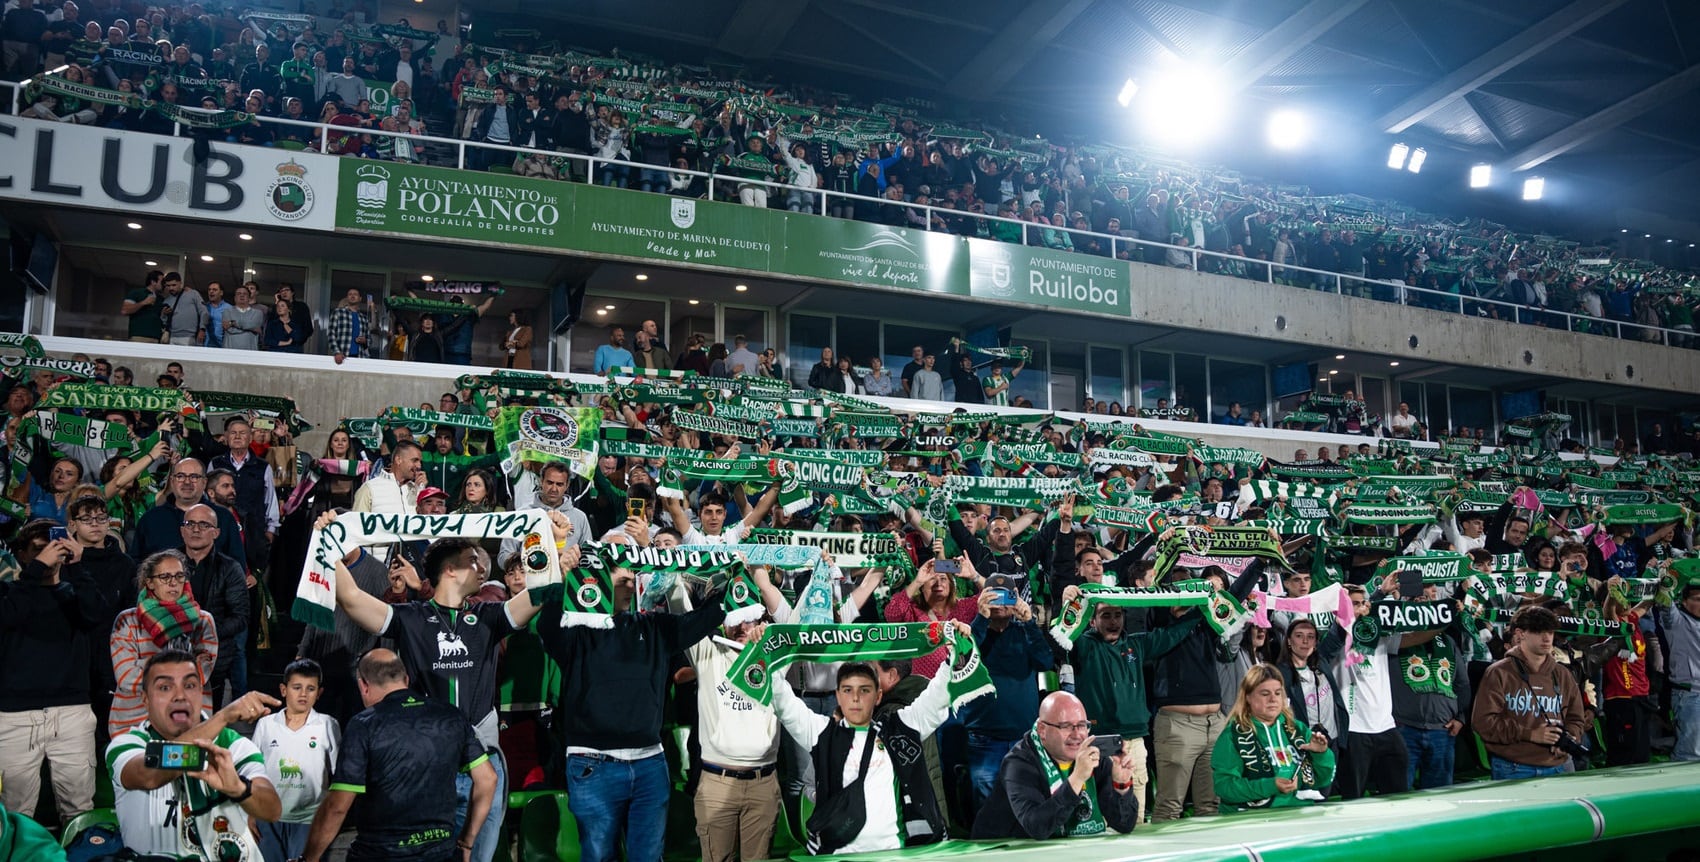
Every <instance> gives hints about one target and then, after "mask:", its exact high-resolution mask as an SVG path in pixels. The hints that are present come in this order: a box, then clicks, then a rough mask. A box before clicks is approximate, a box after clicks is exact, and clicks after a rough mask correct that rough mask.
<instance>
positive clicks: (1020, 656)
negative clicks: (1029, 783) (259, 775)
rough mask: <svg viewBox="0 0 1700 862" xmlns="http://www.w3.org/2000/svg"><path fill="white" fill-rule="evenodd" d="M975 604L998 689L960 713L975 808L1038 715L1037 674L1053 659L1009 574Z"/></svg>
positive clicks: (977, 636)
mask: <svg viewBox="0 0 1700 862" xmlns="http://www.w3.org/2000/svg"><path fill="white" fill-rule="evenodd" d="M976 604H977V608H978V613H977V614H975V616H974V622H973V623H972V624H970V625H969V628H970V629H971V630H972V631H973V633H974V645H975V646H976V647H977V648H978V649H979V652H980V660H981V661H982V662H984V663H985V665H986V670H987V671H988V672H989V673H990V674H991V677H992V684H993V685H994V686H995V687H996V688H997V694H996V696H995V697H988V698H976V699H975V700H974V701H973V702H971V703H969V704H968V705H967V706H966V707H964V708H963V713H962V721H963V724H965V725H967V727H968V776H969V780H970V781H971V782H972V783H973V803H974V808H975V809H976V810H977V809H979V807H980V806H981V805H983V804H984V803H985V801H986V799H987V798H988V797H990V796H991V795H992V789H993V785H995V784H996V782H997V777H998V767H999V765H1000V764H1002V763H1003V760H1004V755H1006V754H1008V753H1009V752H1010V749H1013V748H1014V747H1015V746H1016V743H1018V742H1019V741H1020V740H1021V739H1022V738H1023V736H1024V735H1025V734H1026V733H1027V732H1028V731H1030V730H1031V729H1032V727H1033V722H1034V721H1035V720H1036V719H1038V717H1039V682H1038V675H1039V673H1040V672H1041V671H1048V670H1051V668H1052V666H1053V664H1054V663H1053V660H1052V656H1051V652H1052V650H1051V642H1050V640H1049V639H1048V638H1047V637H1046V636H1045V633H1044V632H1043V631H1041V630H1040V629H1039V625H1038V623H1037V622H1035V621H1034V619H1033V606H1032V605H1030V604H1028V603H1027V601H1026V600H1025V599H1022V598H1021V596H1020V595H1019V594H1018V593H1017V592H1016V590H1015V587H1014V582H1013V581H1012V580H1011V579H1010V578H1009V577H1008V576H1004V575H994V576H993V577H991V578H989V579H988V581H987V586H986V589H983V590H981V591H980V595H979V599H978V601H977V603H976Z"/></svg>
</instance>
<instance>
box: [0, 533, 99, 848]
mask: <svg viewBox="0 0 1700 862" xmlns="http://www.w3.org/2000/svg"><path fill="white" fill-rule="evenodd" d="M52 527H53V524H52V522H49V521H35V522H32V523H30V524H27V525H25V526H24V528H23V529H21V530H19V531H18V535H17V537H16V538H14V539H13V540H12V545H11V551H12V554H13V556H15V557H17V558H18V559H19V560H23V561H26V562H24V567H23V571H22V572H20V573H19V575H18V579H17V580H15V581H7V582H0V803H4V805H5V808H6V810H8V811H14V812H17V813H20V814H23V815H24V816H26V817H33V816H34V815H35V804H36V797H37V796H38V795H39V794H40V791H41V761H42V760H43V759H44V758H45V759H46V760H47V761H48V762H49V763H50V764H52V774H53V797H54V801H55V802H56V803H57V807H58V810H59V822H61V823H66V822H69V821H70V818H72V817H75V816H76V815H78V814H81V813H83V812H85V811H88V810H90V809H92V808H94V760H95V719H94V712H93V710H90V709H89V675H90V669H89V666H90V663H91V655H90V649H89V645H90V641H91V638H90V635H91V634H92V632H93V630H94V628H95V626H97V625H99V623H100V621H101V620H102V619H105V618H107V617H108V614H109V611H108V608H107V606H106V604H107V603H106V601H105V599H104V597H103V596H102V595H101V592H100V590H99V589H98V588H97V587H96V586H95V583H94V579H93V577H92V576H90V575H89V574H88V573H87V572H82V573H76V572H73V566H72V565H71V564H74V563H76V562H77V561H78V560H80V559H81V558H82V550H83V548H82V544H81V543H79V542H77V541H76V540H75V539H70V538H65V539H54V540H52V541H49V536H48V533H49V530H51V529H52ZM105 658H106V657H105V656H102V659H105ZM108 664H110V661H108Z"/></svg>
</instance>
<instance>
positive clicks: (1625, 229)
mask: <svg viewBox="0 0 1700 862" xmlns="http://www.w3.org/2000/svg"><path fill="white" fill-rule="evenodd" d="M1617 232H1618V233H1629V228H1619V229H1618V231H1617Z"/></svg>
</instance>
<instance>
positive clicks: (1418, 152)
mask: <svg viewBox="0 0 1700 862" xmlns="http://www.w3.org/2000/svg"><path fill="white" fill-rule="evenodd" d="M1426 161H1428V150H1425V149H1423V148H1422V147H1417V148H1416V149H1414V150H1412V151H1411V162H1410V164H1407V165H1405V169H1406V170H1408V171H1410V172H1411V173H1413V174H1420V173H1422V171H1423V162H1426Z"/></svg>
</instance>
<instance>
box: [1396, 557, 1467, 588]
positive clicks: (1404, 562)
mask: <svg viewBox="0 0 1700 862" xmlns="http://www.w3.org/2000/svg"><path fill="white" fill-rule="evenodd" d="M1407 571H1415V572H1421V573H1422V576H1423V583H1425V584H1443V583H1449V582H1451V581H1462V580H1466V579H1468V578H1469V577H1470V576H1472V575H1474V574H1476V573H1475V571H1474V570H1472V569H1471V568H1470V558H1469V557H1466V556H1464V555H1463V554H1442V553H1433V554H1420V555H1417V556H1411V557H1390V558H1388V559H1386V560H1383V561H1382V563H1381V565H1379V566H1377V567H1376V569H1375V576H1374V577H1373V578H1371V580H1372V581H1380V580H1381V579H1382V578H1385V577H1387V576H1388V575H1390V574H1392V573H1394V572H1407Z"/></svg>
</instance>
